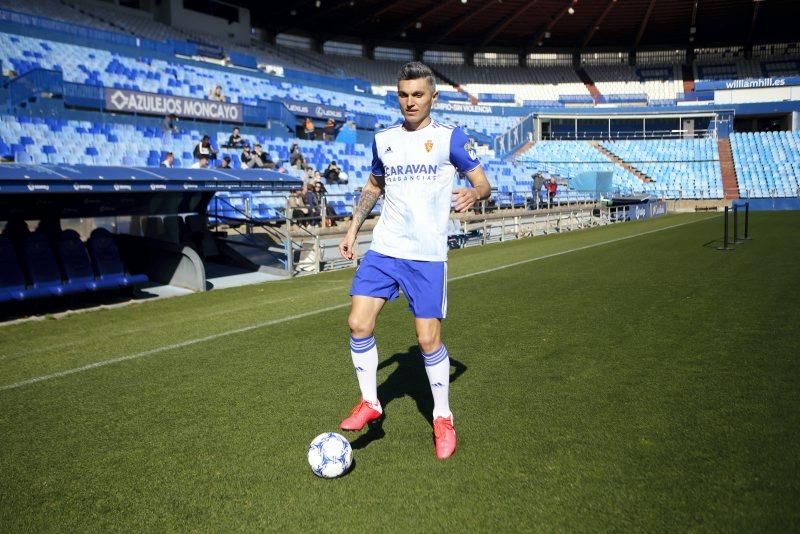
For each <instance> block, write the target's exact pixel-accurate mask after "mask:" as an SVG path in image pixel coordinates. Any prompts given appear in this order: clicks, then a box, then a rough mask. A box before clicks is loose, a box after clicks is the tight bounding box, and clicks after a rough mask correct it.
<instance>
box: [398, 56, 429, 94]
mask: <svg viewBox="0 0 800 534" xmlns="http://www.w3.org/2000/svg"><path fill="white" fill-rule="evenodd" d="M420 78H425V79H426V80H427V81H428V85H430V87H431V90H432V91H433V92H434V93H435V92H436V77H435V76H434V75H433V71H432V70H431V68H430V67H429V66H427V65H426V64H425V63H422V62H420V61H412V62H410V63H406V64H405V65H403V66H402V67H400V72H398V73H397V81H398V82H399V81H400V80H419V79H420Z"/></svg>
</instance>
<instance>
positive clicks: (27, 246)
mask: <svg viewBox="0 0 800 534" xmlns="http://www.w3.org/2000/svg"><path fill="white" fill-rule="evenodd" d="M22 250H23V253H22V254H23V257H24V258H25V264H26V265H27V266H28V274H29V275H30V280H31V287H32V288H33V289H34V290H38V292H39V293H38V294H39V295H43V294H49V295H51V296H54V297H60V296H64V295H70V294H72V293H79V292H81V291H84V286H83V284H80V283H70V282H66V283H65V282H64V280H63V277H62V275H61V271H60V270H59V268H58V263H57V262H56V258H55V256H54V255H53V249H52V247H51V245H50V240H49V239H48V236H47V235H45V233H44V232H41V231H37V232H33V233H31V234H29V235H28V236H27V237H26V238H25V240H24V241H23V244H22Z"/></svg>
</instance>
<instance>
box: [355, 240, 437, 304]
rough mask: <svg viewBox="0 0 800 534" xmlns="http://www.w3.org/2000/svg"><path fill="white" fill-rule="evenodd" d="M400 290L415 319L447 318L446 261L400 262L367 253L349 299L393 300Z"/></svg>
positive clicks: (402, 260)
mask: <svg viewBox="0 0 800 534" xmlns="http://www.w3.org/2000/svg"><path fill="white" fill-rule="evenodd" d="M401 289H402V290H403V293H404V294H405V296H406V298H407V299H408V308H409V309H410V310H411V313H413V314H414V317H416V318H419V319H444V318H445V317H446V316H447V262H446V261H417V260H404V259H400V258H393V257H391V256H384V255H383V254H380V253H378V252H375V251H374V250H370V251H368V252H367V253H366V254H365V255H364V259H362V260H361V264H360V265H359V266H358V270H356V275H355V276H354V277H353V285H352V286H351V288H350V296H356V295H358V296H365V297H375V298H381V299H386V300H394V299H396V298H397V297H398V296H400V290H401Z"/></svg>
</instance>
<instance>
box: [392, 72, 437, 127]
mask: <svg viewBox="0 0 800 534" xmlns="http://www.w3.org/2000/svg"><path fill="white" fill-rule="evenodd" d="M437 96H438V93H434V92H433V88H432V87H431V86H430V84H428V81H427V80H426V79H425V78H417V79H416V80H400V81H398V82H397V101H398V103H399V104H400V113H402V114H403V119H404V120H405V121H406V127H407V128H408V129H411V130H416V129H417V128H419V127H421V126H426V125H427V124H428V123H429V122H430V120H429V117H430V115H431V106H433V103H434V102H435V101H436V97H437Z"/></svg>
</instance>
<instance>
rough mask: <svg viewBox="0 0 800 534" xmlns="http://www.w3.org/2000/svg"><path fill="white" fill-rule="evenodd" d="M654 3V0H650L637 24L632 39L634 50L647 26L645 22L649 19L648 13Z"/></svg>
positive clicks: (649, 13)
mask: <svg viewBox="0 0 800 534" xmlns="http://www.w3.org/2000/svg"><path fill="white" fill-rule="evenodd" d="M655 5H656V0H650V5H648V6H647V11H645V13H644V18H643V19H642V23H641V24H639V31H638V32H636V40H635V41H633V47H632V48H633V49H634V50H636V49H637V48H639V42H641V40H642V36H643V35H644V30H645V28H647V23H648V21H649V20H650V15H651V14H652V13H653V8H654V7H655Z"/></svg>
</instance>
